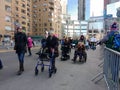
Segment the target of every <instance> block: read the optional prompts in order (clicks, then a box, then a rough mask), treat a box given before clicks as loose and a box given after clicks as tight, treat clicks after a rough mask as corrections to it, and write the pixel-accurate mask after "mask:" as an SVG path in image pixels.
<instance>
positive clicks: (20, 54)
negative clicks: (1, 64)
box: [17, 53, 25, 63]
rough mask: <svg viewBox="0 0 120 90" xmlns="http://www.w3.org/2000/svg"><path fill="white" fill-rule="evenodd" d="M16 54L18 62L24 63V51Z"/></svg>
mask: <svg viewBox="0 0 120 90" xmlns="http://www.w3.org/2000/svg"><path fill="white" fill-rule="evenodd" d="M17 55H18V59H19V62H20V63H24V55H25V53H18V54H17Z"/></svg>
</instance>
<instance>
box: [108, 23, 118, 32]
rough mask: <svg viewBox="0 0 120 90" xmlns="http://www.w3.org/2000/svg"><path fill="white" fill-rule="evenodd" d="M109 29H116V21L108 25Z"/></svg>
mask: <svg viewBox="0 0 120 90" xmlns="http://www.w3.org/2000/svg"><path fill="white" fill-rule="evenodd" d="M110 30H118V25H117V23H116V22H113V24H112V25H111V27H110Z"/></svg>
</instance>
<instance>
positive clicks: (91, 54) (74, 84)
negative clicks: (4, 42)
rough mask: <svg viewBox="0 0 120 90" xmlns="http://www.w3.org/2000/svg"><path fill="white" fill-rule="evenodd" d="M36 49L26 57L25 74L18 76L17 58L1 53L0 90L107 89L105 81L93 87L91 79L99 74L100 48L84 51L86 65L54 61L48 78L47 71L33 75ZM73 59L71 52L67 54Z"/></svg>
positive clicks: (46, 69) (69, 61)
mask: <svg viewBox="0 0 120 90" xmlns="http://www.w3.org/2000/svg"><path fill="white" fill-rule="evenodd" d="M37 51H38V50H36V49H35V50H33V51H32V53H33V55H32V56H31V57H29V56H27V54H26V56H25V71H24V73H23V74H22V75H20V76H17V75H16V73H17V71H18V58H17V55H16V54H15V52H14V51H10V52H1V53H0V58H1V59H2V62H3V65H4V68H3V69H2V70H0V90H107V88H106V84H105V81H104V79H103V80H101V81H100V82H99V83H97V84H94V82H92V81H91V79H92V78H93V77H94V76H95V75H96V74H97V73H99V72H100V71H102V69H101V68H99V67H98V64H100V62H101V60H99V59H100V48H99V47H97V50H95V51H93V50H89V51H87V54H88V59H87V62H86V63H79V62H78V63H76V64H73V62H72V61H71V60H68V61H61V60H60V58H59V57H58V58H57V59H56V66H57V69H58V70H57V73H56V74H54V75H53V76H52V77H51V78H48V68H47V67H46V68H45V71H44V72H40V67H39V74H38V76H35V74H34V69H35V65H36V63H37V60H36V59H37V57H38V56H37V55H36V54H35V53H36V52H37ZM70 56H71V59H72V57H73V50H72V52H71V54H70Z"/></svg>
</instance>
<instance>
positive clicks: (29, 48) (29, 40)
mask: <svg viewBox="0 0 120 90" xmlns="http://www.w3.org/2000/svg"><path fill="white" fill-rule="evenodd" d="M33 45H34V43H33V40H32V38H31V37H30V36H28V38H27V47H28V53H29V55H28V56H31V55H32V53H31V48H32V47H33Z"/></svg>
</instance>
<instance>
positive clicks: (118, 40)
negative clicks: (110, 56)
mask: <svg viewBox="0 0 120 90" xmlns="http://www.w3.org/2000/svg"><path fill="white" fill-rule="evenodd" d="M113 42H114V48H115V49H116V50H117V51H119V52H120V34H118V35H116V36H115V37H114V41H113Z"/></svg>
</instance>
